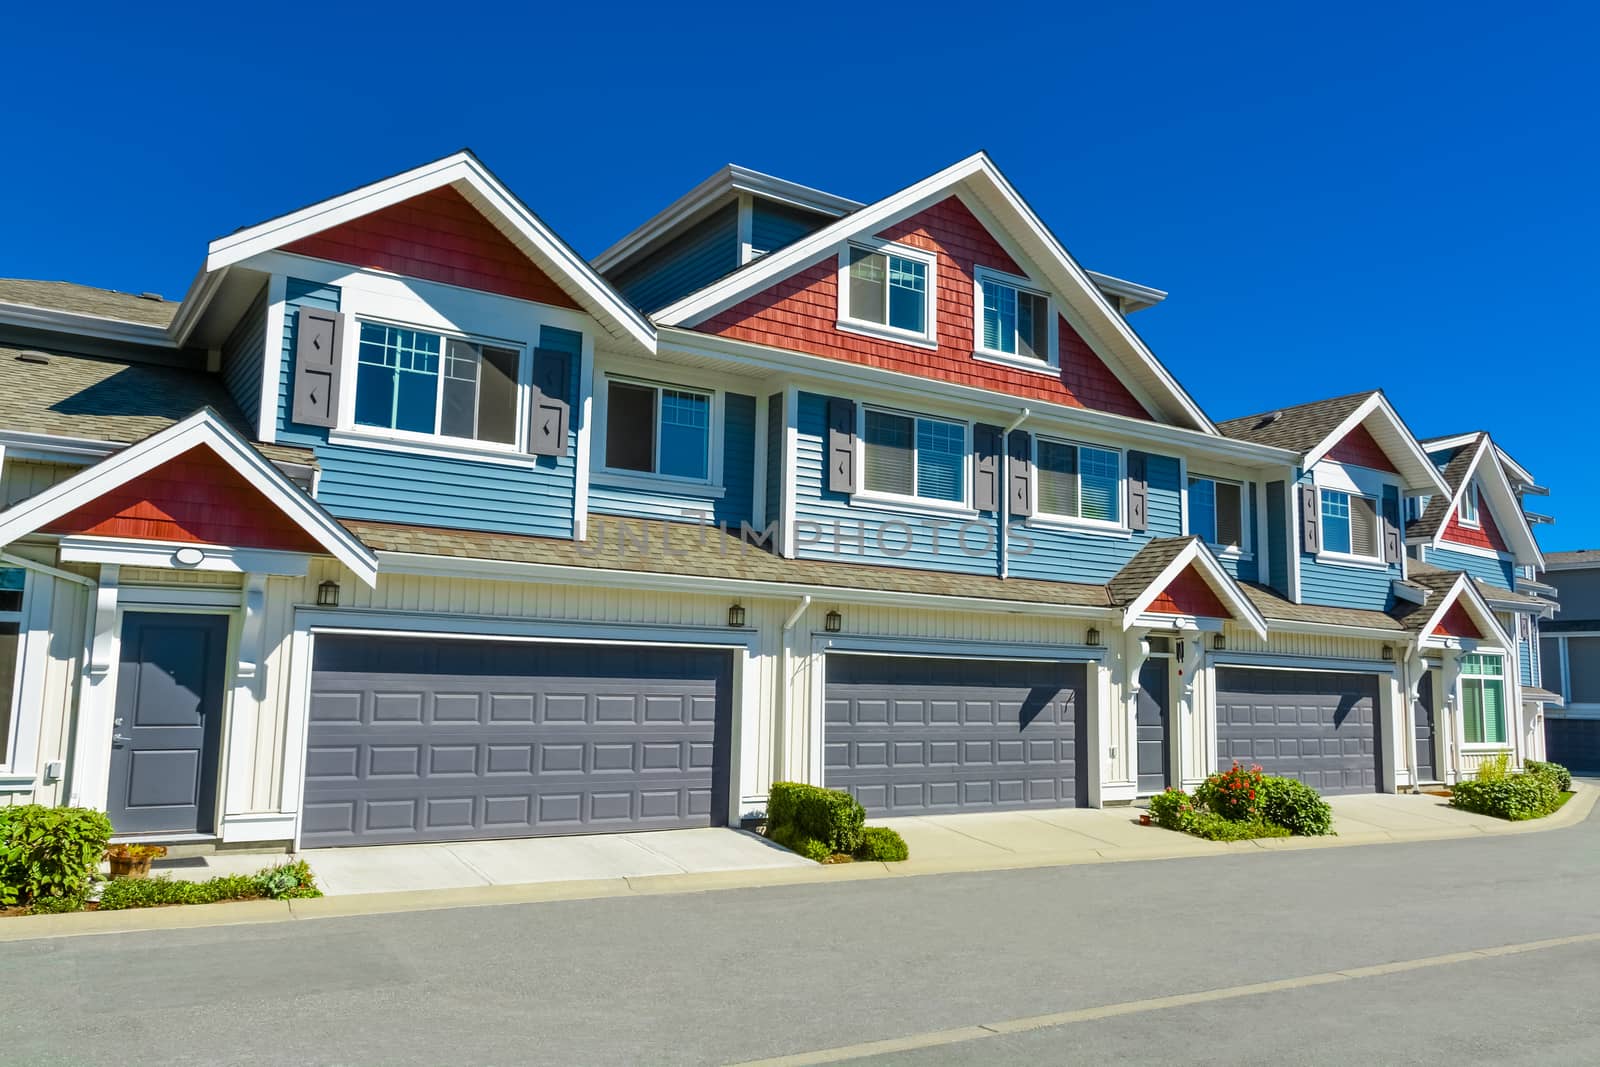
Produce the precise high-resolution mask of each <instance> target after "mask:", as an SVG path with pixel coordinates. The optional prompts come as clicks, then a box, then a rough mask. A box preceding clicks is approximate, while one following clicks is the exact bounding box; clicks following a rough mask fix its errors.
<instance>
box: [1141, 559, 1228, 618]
mask: <svg viewBox="0 0 1600 1067" xmlns="http://www.w3.org/2000/svg"><path fill="white" fill-rule="evenodd" d="M1145 610H1146V611H1148V612H1152V613H1154V614H1157V615H1193V616H1196V617H1200V618H1207V619H1230V618H1232V617H1233V612H1231V611H1229V610H1228V608H1227V606H1226V605H1225V604H1223V603H1222V601H1221V599H1220V598H1218V596H1217V594H1216V593H1214V592H1212V590H1211V586H1210V584H1208V583H1207V582H1206V580H1205V578H1204V577H1202V576H1201V574H1200V572H1199V571H1197V570H1195V569H1194V568H1193V567H1189V568H1188V569H1186V570H1185V571H1184V572H1183V573H1182V574H1180V575H1178V576H1177V577H1176V578H1174V579H1173V580H1172V582H1171V584H1169V585H1168V586H1167V587H1166V588H1165V589H1163V590H1162V591H1161V592H1160V593H1159V594H1157V595H1156V598H1155V600H1154V601H1152V602H1151V604H1150V606H1149V607H1148V608H1146V609H1145Z"/></svg>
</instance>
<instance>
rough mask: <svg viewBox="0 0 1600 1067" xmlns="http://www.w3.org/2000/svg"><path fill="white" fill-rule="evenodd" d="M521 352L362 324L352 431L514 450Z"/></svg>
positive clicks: (401, 328) (394, 328) (390, 327)
mask: <svg viewBox="0 0 1600 1067" xmlns="http://www.w3.org/2000/svg"><path fill="white" fill-rule="evenodd" d="M521 360H522V353H521V352H519V351H518V350H516V349H514V348H505V347H499V346H495V345H487V344H478V343H476V342H472V341H462V340H458V339H456V338H453V337H442V336H440V335H439V334H435V333H427V332H426V331H423V330H409V329H405V328H403V327H399V326H388V325H385V324H383V323H378V322H363V323H362V324H361V344H360V346H359V349H358V352H357V357H356V425H358V426H370V427H375V428H377V429H382V430H400V431H403V432H405V433H417V434H430V435H437V436H442V437H460V438H465V439H467V440H471V441H489V442H493V443H495V444H503V445H514V444H516V441H517V381H518V377H519V374H520V371H521Z"/></svg>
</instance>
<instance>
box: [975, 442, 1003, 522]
mask: <svg viewBox="0 0 1600 1067" xmlns="http://www.w3.org/2000/svg"><path fill="white" fill-rule="evenodd" d="M1002 433H1003V431H1002V430H1001V429H1000V427H998V426H987V425H985V424H983V423H981V422H980V423H978V425H976V426H974V427H973V428H972V451H973V460H972V506H973V507H974V508H976V509H977V510H979V511H999V510H1000V452H1001V446H1002V444H1003V443H1004V442H1002V441H1001V435H1002Z"/></svg>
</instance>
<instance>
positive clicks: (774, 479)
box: [765, 393, 784, 526]
mask: <svg viewBox="0 0 1600 1067" xmlns="http://www.w3.org/2000/svg"><path fill="white" fill-rule="evenodd" d="M783 429H784V427H783V394H782V393H773V394H772V395H771V396H769V397H767V474H766V478H767V484H766V487H765V488H766V511H767V519H766V524H767V525H768V526H773V525H775V524H779V523H782V522H783V515H782V514H781V512H782V510H783Z"/></svg>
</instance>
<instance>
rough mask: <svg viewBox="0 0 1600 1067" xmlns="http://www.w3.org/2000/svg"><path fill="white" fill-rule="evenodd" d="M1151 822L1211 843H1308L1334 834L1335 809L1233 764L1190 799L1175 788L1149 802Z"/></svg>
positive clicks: (1282, 781) (1289, 782) (1300, 787)
mask: <svg viewBox="0 0 1600 1067" xmlns="http://www.w3.org/2000/svg"><path fill="white" fill-rule="evenodd" d="M1150 821H1151V822H1153V823H1155V824H1156V825H1157V826H1161V827H1164V828H1166V829H1168V830H1181V831H1184V832H1185V833H1191V834H1194V835H1195V836H1197V837H1204V838H1206V839H1208V840H1211V841H1242V840H1246V839H1248V838H1252V837H1288V836H1289V835H1290V834H1298V835H1301V836H1305V837H1311V836H1315V835H1320V834H1328V833H1332V832H1333V809H1332V808H1330V807H1329V806H1328V802H1327V801H1325V800H1323V799H1322V797H1320V796H1319V795H1317V791H1316V790H1315V789H1312V788H1311V787H1310V786H1308V785H1306V784H1305V783H1303V782H1300V781H1298V780H1296V779H1294V778H1277V777H1271V776H1268V775H1263V774H1262V773H1261V768H1260V767H1248V768H1246V767H1241V766H1239V765H1238V764H1235V765H1234V766H1233V767H1232V768H1231V769H1230V770H1226V771H1222V772H1220V773H1218V774H1213V775H1212V776H1211V777H1209V778H1207V779H1206V780H1205V782H1204V783H1202V784H1201V785H1200V787H1199V788H1197V789H1196V790H1195V792H1194V796H1193V797H1191V796H1189V794H1187V793H1185V792H1184V791H1183V790H1181V789H1178V788H1172V789H1168V790H1167V791H1166V792H1164V793H1158V794H1156V795H1155V796H1153V797H1151V798H1150Z"/></svg>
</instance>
